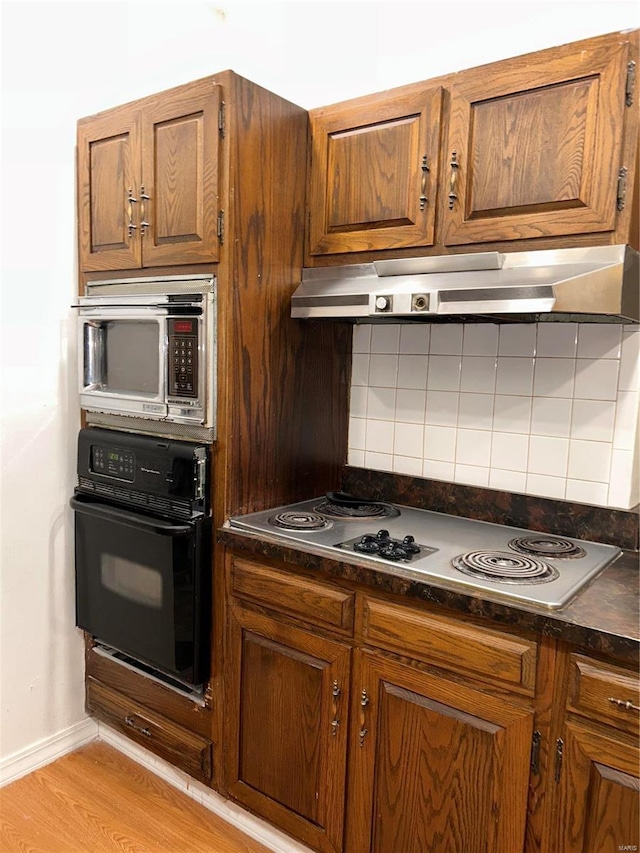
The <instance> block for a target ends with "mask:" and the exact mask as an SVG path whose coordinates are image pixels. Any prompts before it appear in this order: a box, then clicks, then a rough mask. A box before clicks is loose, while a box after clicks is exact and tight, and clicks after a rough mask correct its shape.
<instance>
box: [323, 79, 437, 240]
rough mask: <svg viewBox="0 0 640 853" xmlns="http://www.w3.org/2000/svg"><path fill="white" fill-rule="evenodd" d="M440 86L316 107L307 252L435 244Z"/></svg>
mask: <svg viewBox="0 0 640 853" xmlns="http://www.w3.org/2000/svg"><path fill="white" fill-rule="evenodd" d="M441 111H442V89H441V88H440V87H435V88H433V87H429V88H424V89H421V90H419V91H417V92H413V93H412V94H411V95H403V96H394V97H387V98H384V97H382V98H377V99H376V100H375V101H372V102H371V103H370V104H367V105H363V106H359V107H355V108H354V107H349V106H348V105H345V106H338V107H332V108H329V109H328V110H317V111H315V112H313V111H312V112H311V113H310V121H311V176H310V181H311V184H310V198H309V206H310V210H309V252H310V254H312V255H330V254H336V253H340V252H360V251H366V250H370V249H396V248H401V247H403V246H430V245H432V243H433V239H434V225H435V195H436V187H437V181H438V150H439V143H440V120H441Z"/></svg>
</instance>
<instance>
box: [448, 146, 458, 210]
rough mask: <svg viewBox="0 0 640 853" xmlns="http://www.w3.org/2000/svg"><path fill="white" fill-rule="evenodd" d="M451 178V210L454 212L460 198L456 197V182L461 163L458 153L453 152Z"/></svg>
mask: <svg viewBox="0 0 640 853" xmlns="http://www.w3.org/2000/svg"><path fill="white" fill-rule="evenodd" d="M449 165H450V166H451V177H450V178H449V210H453V206H454V204H455V203H456V201H457V199H458V196H457V195H456V180H457V178H458V169H459V168H460V163H458V152H457V151H452V152H451V163H449Z"/></svg>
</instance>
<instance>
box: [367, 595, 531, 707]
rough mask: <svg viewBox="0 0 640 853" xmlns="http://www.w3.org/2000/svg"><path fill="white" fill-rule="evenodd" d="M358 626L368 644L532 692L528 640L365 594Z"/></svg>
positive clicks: (490, 681)
mask: <svg viewBox="0 0 640 853" xmlns="http://www.w3.org/2000/svg"><path fill="white" fill-rule="evenodd" d="M363 631H364V636H365V638H366V642H367V643H368V644H371V645H374V646H379V647H382V648H387V649H390V650H391V651H395V652H397V653H399V654H405V655H410V656H411V657H418V658H419V659H421V660H424V661H426V662H430V663H433V664H434V665H435V666H439V667H444V668H445V669H449V670H452V671H454V672H460V673H463V674H466V675H472V676H475V677H476V678H477V679H479V680H480V681H482V682H489V683H493V684H495V685H497V686H503V687H508V688H509V689H511V690H514V689H515V690H522V692H524V693H526V694H528V695H531V696H532V695H533V692H534V689H535V675H536V658H537V654H536V644H535V643H534V642H532V641H530V640H525V639H523V638H521V637H517V636H512V635H510V634H504V633H502V632H501V631H493V630H491V629H490V628H485V627H482V628H479V627H476V626H474V625H469V624H465V623H464V622H461V621H460V620H458V619H453V618H451V617H448V616H441V615H436V614H434V613H430V612H428V611H418V610H414V609H412V608H408V607H403V606H401V605H396V604H391V603H388V602H385V601H380V600H377V599H374V598H369V597H366V598H365V602H364V629H363Z"/></svg>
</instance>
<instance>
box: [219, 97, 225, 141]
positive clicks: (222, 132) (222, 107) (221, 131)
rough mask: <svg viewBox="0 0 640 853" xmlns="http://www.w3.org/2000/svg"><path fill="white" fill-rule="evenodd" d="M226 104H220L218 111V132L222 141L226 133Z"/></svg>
mask: <svg viewBox="0 0 640 853" xmlns="http://www.w3.org/2000/svg"><path fill="white" fill-rule="evenodd" d="M226 117H227V113H226V104H225V102H224V101H221V102H220V109H219V110H218V132H219V134H220V136H221V137H222V138H223V139H224V135H225V132H226V129H227V127H226Z"/></svg>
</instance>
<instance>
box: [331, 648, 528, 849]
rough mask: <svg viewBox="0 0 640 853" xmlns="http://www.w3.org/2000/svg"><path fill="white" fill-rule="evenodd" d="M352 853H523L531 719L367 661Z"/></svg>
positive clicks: (521, 711) (357, 718) (353, 773)
mask: <svg viewBox="0 0 640 853" xmlns="http://www.w3.org/2000/svg"><path fill="white" fill-rule="evenodd" d="M351 713H352V727H351V741H350V753H349V755H350V759H349V794H348V807H347V851H348V853H364V851H369V853H389V851H402V853H424V851H426V850H428V851H429V853H481V851H482V853H487V851H491V853H518V851H522V850H523V846H524V838H525V819H526V808H527V795H528V780H529V757H530V750H531V737H532V730H533V725H532V721H533V712H532V711H530V710H529V709H527V708H523V707H518V706H516V705H511V704H510V703H509V702H507V701H505V700H504V699H496V698H494V697H492V696H489V695H486V694H484V693H480V692H479V691H477V690H473V689H471V688H468V687H465V686H463V685H460V684H457V683H454V682H449V681H447V680H445V679H442V678H440V677H436V676H433V675H430V674H428V673H425V672H421V671H419V670H417V669H414V668H412V667H411V666H409V665H406V664H400V663H398V662H396V661H392V660H387V659H385V658H382V657H381V656H379V655H376V654H372V653H369V652H363V653H362V654H361V658H360V664H359V670H358V676H357V677H356V679H355V680H354V685H353V699H352V711H351Z"/></svg>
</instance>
